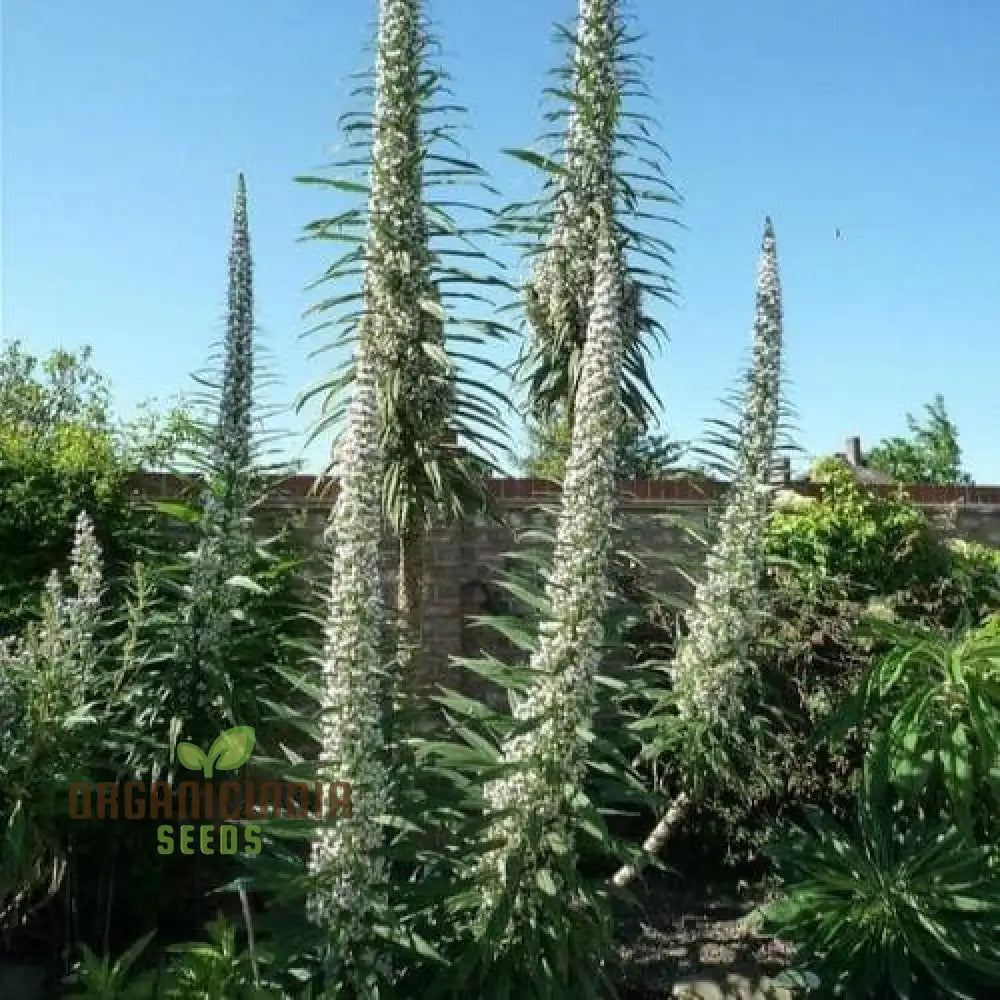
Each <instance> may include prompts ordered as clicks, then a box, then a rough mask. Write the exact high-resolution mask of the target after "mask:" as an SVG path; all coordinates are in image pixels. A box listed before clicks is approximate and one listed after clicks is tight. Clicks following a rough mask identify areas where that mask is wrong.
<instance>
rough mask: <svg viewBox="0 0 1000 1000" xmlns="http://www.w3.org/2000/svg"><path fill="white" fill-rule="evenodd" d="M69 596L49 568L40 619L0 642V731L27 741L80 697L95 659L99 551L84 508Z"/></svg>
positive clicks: (80, 700)
mask: <svg viewBox="0 0 1000 1000" xmlns="http://www.w3.org/2000/svg"><path fill="white" fill-rule="evenodd" d="M69 579H70V580H71V582H72V583H73V585H74V589H75V591H76V593H75V595H73V596H69V595H67V594H66V593H65V590H64V588H63V581H62V579H61V578H60V576H59V574H58V573H57V572H56V571H55V570H53V571H52V574H51V576H50V577H49V579H48V582H47V584H46V587H45V596H44V598H43V602H42V620H41V622H40V623H39V624H38V625H37V626H36V627H31V628H29V629H28V630H27V631H26V632H25V633H24V634H23V635H22V636H18V637H11V638H9V639H8V640H7V641H6V642H0V711H2V712H3V713H4V715H7V714H8V713H15V714H12V715H11V717H10V718H6V719H3V720H2V721H3V722H4V725H0V732H3V733H4V734H5V736H6V737H7V738H8V739H9V738H13V736H14V729H15V728H16V729H19V730H20V731H21V732H22V733H23V735H25V736H26V737H27V738H29V739H32V738H35V737H36V736H38V735H39V734H41V732H42V730H43V729H44V728H46V727H47V726H48V725H49V724H50V723H51V722H52V721H53V720H55V719H58V718H59V717H61V716H62V715H64V714H66V713H68V712H70V711H71V710H72V709H74V708H76V707H79V706H80V705H82V704H83V703H84V702H85V701H86V700H87V698H86V695H87V683H88V675H89V674H90V672H91V671H92V669H93V666H94V662H95V658H96V646H95V633H96V631H97V627H98V624H99V622H100V602H101V589H102V567H101V549H100V546H99V545H98V543H97V539H96V538H95V536H94V526H93V523H92V522H91V520H90V518H89V516H88V515H87V514H86V512H81V513H80V514H79V516H78V517H77V519H76V526H75V531H74V538H73V550H72V554H71V556H70V567H69Z"/></svg>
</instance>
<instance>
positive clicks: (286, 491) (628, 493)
mask: <svg viewBox="0 0 1000 1000" xmlns="http://www.w3.org/2000/svg"><path fill="white" fill-rule="evenodd" d="M195 481H196V477H194V476H178V475H173V474H171V473H160V472H153V473H139V474H136V475H134V476H132V477H131V479H130V486H131V488H132V491H133V492H134V493H136V494H138V495H139V496H143V497H146V498H148V499H169V498H171V497H177V496H178V495H179V494H180V493H181V491H182V489H183V487H184V486H185V485H193V484H194V482H195ZM316 483H317V477H316V476H289V477H286V478H284V479H282V478H280V477H275V478H274V479H273V485H272V486H271V489H270V491H269V498H268V500H267V501H265V505H266V506H271V505H274V506H281V505H283V503H287V502H289V501H293V500H294V501H300V502H303V503H304V504H309V505H311V504H316V505H321V506H326V505H327V504H329V502H330V497H331V496H332V493H333V490H332V489H331V487H332V486H334V485H335V484H334V483H333V482H332V481H328V482H327V484H326V496H325V497H323V496H319V495H316V494H315V493H314V488H315V487H316ZM723 485H724V484H722V483H719V482H706V483H704V484H703V485H702V484H695V483H692V482H685V481H671V480H651V479H638V480H628V481H625V482H623V483H622V484H621V494H622V499H623V501H624V502H625V503H626V504H631V503H642V502H647V503H648V502H651V501H653V502H655V501H660V502H668V503H675V504H690V505H692V506H697V505H699V504H704V503H705V502H706V500H710V499H712V498H714V497H717V496H718V495H719V493H720V492H721V489H722V487H723ZM489 488H490V492H491V493H492V494H493V495H494V496H495V497H496V498H497V499H498V500H501V501H504V506H506V505H507V504H508V503H510V502H512V501H513V502H516V501H519V500H543V499H546V498H548V499H552V498H554V497H555V496H557V495H558V493H559V486H558V484H556V483H552V482H549V481H548V480H544V479H491V480H489ZM784 488H785V489H787V490H789V491H792V492H794V493H798V494H800V495H802V496H818V495H819V492H820V487H819V486H818V485H817V484H815V483H789V484H788V485H787V486H785V487H784ZM868 488H869V489H871V490H872V491H873V492H875V493H877V494H879V495H882V496H893V495H895V493H896V491H897V490H898V489H899V487H897V486H895V485H882V484H875V485H869V486H868ZM902 488H903V491H904V492H905V493H906V494H907V495H908V496H909V498H910V499H911V500H912V501H914V503H917V504H921V505H926V506H937V505H946V504H955V503H958V504H967V505H972V506H990V507H992V506H1000V486H931V485H928V484H925V483H919V484H914V485H910V486H904V487H902Z"/></svg>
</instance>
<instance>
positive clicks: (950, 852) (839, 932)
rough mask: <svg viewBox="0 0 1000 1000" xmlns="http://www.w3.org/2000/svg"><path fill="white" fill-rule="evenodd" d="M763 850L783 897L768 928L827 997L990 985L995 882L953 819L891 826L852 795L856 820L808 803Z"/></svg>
mask: <svg viewBox="0 0 1000 1000" xmlns="http://www.w3.org/2000/svg"><path fill="white" fill-rule="evenodd" d="M810 825H811V827H812V829H811V831H801V832H799V833H797V834H794V835H792V836H791V837H790V838H788V839H787V840H786V841H784V842H783V843H781V844H780V845H777V846H776V847H775V848H774V849H773V855H774V857H775V860H776V861H777V862H778V865H779V868H780V870H781V871H782V874H783V875H784V876H785V878H786V879H787V880H788V881H787V888H786V895H785V898H784V899H782V900H781V901H779V902H777V903H775V904H772V905H771V907H769V908H768V909H767V910H766V911H765V915H766V917H767V923H768V924H769V929H770V930H771V931H773V932H774V933H776V934H777V935H778V936H780V937H781V938H783V939H785V940H788V941H790V942H792V943H794V944H795V945H796V946H797V948H798V953H797V958H798V961H799V962H801V963H802V964H803V965H804V966H805V967H807V968H808V969H809V970H810V971H812V972H814V973H816V974H817V975H818V977H819V979H820V981H821V983H822V984H823V990H824V993H825V995H827V996H845V997H851V998H855V1000H862V998H878V1000H883V998H886V997H899V998H900V1000H907V998H911V997H921V998H927V1000H929V998H931V997H939V996H944V997H955V998H959V997H977V996H978V997H985V996H987V995H989V996H995V995H996V993H995V992H991V993H989V994H986V993H983V992H978V993H977V992H973V991H974V990H976V989H977V988H978V989H986V988H990V987H992V988H993V989H994V990H995V989H996V987H998V986H1000V958H998V955H1000V952H998V947H1000V932H998V928H1000V884H998V882H997V878H996V873H995V871H994V870H992V869H991V866H990V858H989V854H988V852H987V851H986V849H985V848H983V847H980V846H979V845H977V844H976V843H974V842H972V841H970V840H969V839H968V838H967V837H966V836H965V835H963V834H962V833H961V832H960V831H959V830H958V829H957V828H955V827H925V826H916V827H912V828H911V829H909V830H908V831H905V832H903V831H900V830H899V829H898V828H896V827H895V826H894V824H893V817H892V815H891V814H890V813H889V812H888V810H886V809H885V808H884V807H883V806H882V805H881V804H880V803H878V802H873V801H872V800H871V799H869V798H868V797H862V799H861V801H860V805H859V824H858V829H857V830H855V831H850V830H847V829H845V828H844V827H842V826H840V825H839V824H837V823H836V822H834V821H833V820H831V819H828V818H826V817H824V816H823V815H822V814H820V813H818V812H814V813H812V814H811V815H810Z"/></svg>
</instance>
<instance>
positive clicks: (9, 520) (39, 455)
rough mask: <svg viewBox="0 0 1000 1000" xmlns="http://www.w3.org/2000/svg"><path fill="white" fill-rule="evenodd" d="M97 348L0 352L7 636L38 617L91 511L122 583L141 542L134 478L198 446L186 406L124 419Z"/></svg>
mask: <svg viewBox="0 0 1000 1000" xmlns="http://www.w3.org/2000/svg"><path fill="white" fill-rule="evenodd" d="M91 357H92V352H91V349H90V348H89V347H84V348H82V349H81V350H79V351H68V350H64V349H57V350H54V351H52V352H51V354H50V355H49V356H48V357H46V358H45V359H41V358H39V357H37V356H36V355H33V354H31V353H30V352H28V351H27V350H25V349H24V347H23V346H22V345H21V343H20V342H19V341H13V342H11V343H10V344H8V345H6V347H5V348H4V349H3V351H2V352H0V551H2V552H3V559H2V560H0V595H2V596H0V629H3V630H6V629H8V628H9V629H11V630H17V629H19V628H20V627H21V626H23V625H24V624H25V623H26V621H27V620H28V618H30V617H31V616H32V615H33V613H34V611H35V610H37V603H38V599H39V598H40V596H41V590H42V587H43V585H44V582H45V579H46V577H47V576H48V574H49V572H50V571H51V569H52V568H53V567H61V566H64V565H65V562H66V553H67V552H68V551H69V550H70V546H71V544H72V540H73V525H74V523H75V521H76V518H77V516H78V515H79V513H80V512H81V511H83V510H86V511H87V513H88V515H89V516H90V518H91V519H92V521H93V524H94V531H95V533H96V535H97V538H98V541H99V544H100V545H101V548H102V550H103V551H104V557H105V561H106V564H107V566H108V570H109V574H110V575H111V576H112V577H114V576H117V574H118V571H119V570H120V569H121V568H122V567H123V566H124V565H126V563H127V562H128V560H129V558H130V553H131V552H132V546H133V544H134V543H136V542H138V541H139V538H138V536H137V531H138V528H139V523H140V520H141V519H140V517H139V514H138V512H137V511H135V510H134V509H133V508H132V507H131V505H130V503H129V491H128V477H129V474H130V473H132V472H135V471H138V470H141V469H148V468H153V467H157V466H160V465H162V463H163V462H164V461H165V460H166V459H167V457H168V456H170V455H172V454H174V453H175V452H176V451H177V449H178V448H179V447H181V446H182V444H183V443H184V442H185V441H186V440H188V439H189V438H190V435H191V428H190V424H189V421H188V419H187V416H186V414H185V413H184V411H183V410H181V409H180V408H179V407H174V408H173V409H171V410H169V411H167V412H158V411H157V410H155V409H153V408H152V407H151V406H150V405H148V404H147V405H146V406H145V407H144V408H143V410H142V411H141V412H140V414H139V415H138V416H137V417H136V418H135V419H134V420H131V421H125V422H123V421H121V420H118V419H116V417H115V414H114V411H113V408H112V399H111V387H110V384H109V382H108V380H107V378H106V377H105V376H104V375H103V374H102V373H101V372H99V371H98V370H97V369H96V368H95V366H94V365H93V362H92V360H91Z"/></svg>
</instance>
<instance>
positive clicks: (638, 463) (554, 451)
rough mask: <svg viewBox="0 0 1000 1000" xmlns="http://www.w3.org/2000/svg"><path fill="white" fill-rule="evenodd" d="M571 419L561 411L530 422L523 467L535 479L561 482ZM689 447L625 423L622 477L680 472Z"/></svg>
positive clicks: (620, 444) (619, 443)
mask: <svg viewBox="0 0 1000 1000" xmlns="http://www.w3.org/2000/svg"><path fill="white" fill-rule="evenodd" d="M570 438H571V431H570V426H569V419H568V418H567V416H566V414H565V413H564V412H561V411H557V412H555V413H554V414H553V415H552V416H550V417H548V418H545V419H542V420H532V421H530V422H529V424H528V449H529V450H528V454H527V455H526V456H525V457H524V459H523V463H522V468H523V470H524V474H525V475H526V476H530V477H531V478H532V479H549V480H552V481H554V482H561V481H562V479H563V476H564V475H565V472H566V460H567V459H568V458H569V451H570V445H571V440H570ZM685 450H686V447H685V445H684V444H683V443H682V442H680V441H675V440H674V439H672V438H671V437H669V436H668V435H666V434H654V433H652V432H651V431H648V430H647V431H645V432H642V431H640V430H639V429H638V427H637V425H636V424H635V422H634V421H631V420H629V421H625V422H623V424H622V426H621V429H620V430H619V432H618V440H617V444H616V446H615V454H616V457H617V463H618V464H617V468H618V475H619V476H620V477H621V478H622V479H663V478H666V477H667V476H670V475H672V474H676V473H677V472H679V471H680V469H679V463H680V461H681V459H682V457H683V456H684V453H685Z"/></svg>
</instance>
